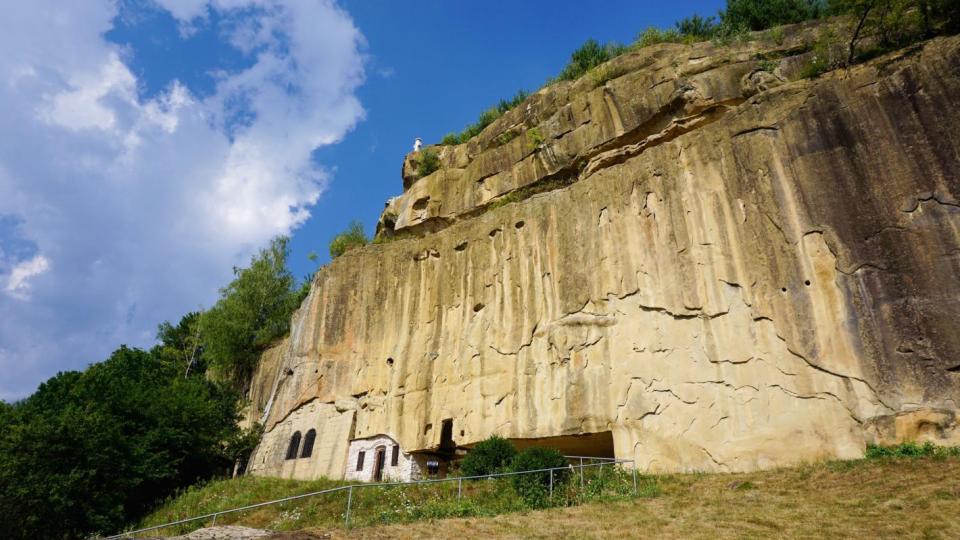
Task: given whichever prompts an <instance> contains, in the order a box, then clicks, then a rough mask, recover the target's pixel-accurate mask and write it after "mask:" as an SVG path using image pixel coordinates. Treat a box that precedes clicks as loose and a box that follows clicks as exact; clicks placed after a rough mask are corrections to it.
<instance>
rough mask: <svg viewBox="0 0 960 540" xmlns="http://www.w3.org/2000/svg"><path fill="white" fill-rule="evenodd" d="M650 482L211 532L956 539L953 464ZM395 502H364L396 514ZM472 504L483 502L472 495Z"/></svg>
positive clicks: (317, 516)
mask: <svg viewBox="0 0 960 540" xmlns="http://www.w3.org/2000/svg"><path fill="white" fill-rule="evenodd" d="M657 481H658V483H659V495H657V496H655V497H652V498H641V499H629V500H627V499H624V498H622V497H609V498H607V499H605V500H604V501H603V502H601V503H588V504H585V505H583V506H575V507H570V508H560V509H552V510H545V511H519V512H518V511H516V507H515V506H514V505H513V503H512V501H511V497H510V495H509V488H508V487H507V486H505V485H504V486H503V488H504V489H502V490H501V491H504V492H505V493H503V494H501V495H500V496H499V497H500V499H497V500H498V501H499V502H498V503H497V504H496V505H494V506H492V507H491V510H495V511H497V512H500V511H502V512H507V513H504V514H503V515H499V516H496V517H471V518H458V519H445V520H436V519H429V518H430V515H429V514H427V515H420V516H410V518H411V519H420V521H412V522H409V523H404V524H397V525H380V526H361V527H357V528H354V529H352V530H350V531H345V530H343V529H342V528H341V526H340V524H339V521H338V519H339V517H340V514H339V512H342V511H343V501H342V500H340V499H336V500H327V502H320V501H314V502H311V503H299V504H295V505H289V506H287V507H286V508H269V509H261V510H257V511H253V512H249V513H246V514H244V515H240V516H237V517H236V518H234V519H229V520H219V521H218V523H238V524H242V525H247V526H252V527H264V528H266V527H269V528H274V529H280V530H290V529H301V528H307V530H306V531H304V532H306V533H309V532H316V533H332V536H333V537H334V538H456V537H464V538H475V537H505V538H521V537H523V538H531V537H532V538H608V537H628V538H769V537H789V538H823V537H829V538H852V537H859V538H944V539H946V538H960V458H945V459H931V458H921V459H891V460H861V461H851V462H831V463H825V464H816V465H807V466H802V467H797V468H791V469H782V470H777V471H767V472H757V473H748V474H679V475H664V476H660V477H658V479H657ZM331 485H333V483H332V482H328V481H321V482H294V481H285V480H276V479H255V478H243V479H239V480H228V481H223V482H215V483H212V484H210V485H209V486H207V487H205V488H201V489H196V490H193V491H191V492H189V493H188V494H186V495H184V496H181V497H180V498H178V499H176V500H174V501H171V502H169V503H168V504H167V505H165V506H164V507H163V508H162V509H161V510H159V511H158V512H157V513H156V514H154V515H153V516H152V517H151V518H149V519H148V520H147V521H149V522H154V523H156V522H158V521H164V520H166V518H172V517H175V516H176V515H177V514H180V515H184V514H186V513H189V514H193V515H195V514H196V513H200V512H204V511H208V510H211V509H215V508H225V507H230V506H234V505H237V504H244V503H248V502H256V501H260V500H267V499H270V498H276V497H279V496H284V495H287V494H292V493H303V492H307V491H311V490H316V489H322V488H324V487H328V486H331ZM473 489H483V488H482V487H480V488H473ZM648 492H649V490H648ZM398 493H399V491H398V492H397V493H395V494H394V495H386V496H385V495H382V494H381V495H379V496H378V497H377V498H376V499H374V498H368V499H366V500H363V501H362V503H363V506H367V507H368V508H374V507H394V506H396V501H394V500H393V499H396V498H397V497H398V496H399V495H398ZM454 493H455V492H454ZM433 495H435V493H433V494H428V495H427V496H428V497H430V496H433ZM447 495H451V494H447ZM471 495H473V496H476V497H477V498H478V499H482V498H483V494H482V493H479V492H474V493H471ZM454 496H455V495H454ZM407 497H409V498H413V499H416V498H418V495H417V494H416V493H415V492H413V493H408V495H407ZM495 506H499V508H496V507H495ZM492 513H494V512H482V513H480V515H490V514H492ZM371 517H373V516H371ZM291 518H296V519H291ZM361 521H366V522H368V523H369V522H371V520H369V519H367V520H361ZM404 521H407V520H404ZM310 527H315V528H316V529H310ZM283 537H287V536H286V535H282V536H278V537H277V538H283ZM303 537H304V536H297V538H303ZM287 538H293V536H289V537H287Z"/></svg>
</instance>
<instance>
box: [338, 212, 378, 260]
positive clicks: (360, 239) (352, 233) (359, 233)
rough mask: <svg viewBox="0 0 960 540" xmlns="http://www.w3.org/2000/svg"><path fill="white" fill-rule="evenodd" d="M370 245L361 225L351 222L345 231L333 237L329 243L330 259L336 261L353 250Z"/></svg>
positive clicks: (357, 222)
mask: <svg viewBox="0 0 960 540" xmlns="http://www.w3.org/2000/svg"><path fill="white" fill-rule="evenodd" d="M368 243H370V240H369V239H368V238H367V233H365V232H363V223H360V222H359V221H356V220H354V221H351V222H350V225H348V226H347V230H345V231H343V232H342V233H340V234H338V235H336V236H334V237H333V240H331V241H330V258H331V259H336V258H337V257H339V256H341V255H343V254H344V253H346V252H348V251H350V250H351V249H353V248H357V247H362V246H365V245H367V244H368Z"/></svg>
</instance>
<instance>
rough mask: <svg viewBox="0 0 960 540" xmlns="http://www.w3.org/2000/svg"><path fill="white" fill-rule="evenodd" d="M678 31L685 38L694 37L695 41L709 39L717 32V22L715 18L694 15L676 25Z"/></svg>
mask: <svg viewBox="0 0 960 540" xmlns="http://www.w3.org/2000/svg"><path fill="white" fill-rule="evenodd" d="M674 26H676V28H677V31H678V32H680V34H681V35H683V36H689V37H693V38H695V39H709V38H711V37H713V35H714V34H716V32H717V27H718V25H717V20H716V19H715V18H713V17H701V16H700V15H693V16H690V17H684V18H683V19H680V20H679V21H677V22H676V23H674Z"/></svg>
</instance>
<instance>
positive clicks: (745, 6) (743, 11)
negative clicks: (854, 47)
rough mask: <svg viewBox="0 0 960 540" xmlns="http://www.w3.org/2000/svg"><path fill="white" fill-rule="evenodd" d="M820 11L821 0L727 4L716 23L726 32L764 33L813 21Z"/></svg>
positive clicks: (738, 0) (734, 1)
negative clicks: (755, 31)
mask: <svg viewBox="0 0 960 540" xmlns="http://www.w3.org/2000/svg"><path fill="white" fill-rule="evenodd" d="M824 11H825V6H824V0H727V7H726V9H724V10H723V11H721V12H720V21H721V23H722V24H723V26H724V27H726V28H727V29H744V30H766V29H767V28H771V27H774V26H779V25H782V24H793V23H798V22H803V21H806V20H810V19H816V18H818V17H820V16H822V15H823V14H824Z"/></svg>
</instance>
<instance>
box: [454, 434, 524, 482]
mask: <svg viewBox="0 0 960 540" xmlns="http://www.w3.org/2000/svg"><path fill="white" fill-rule="evenodd" d="M515 455H517V449H516V448H514V446H513V443H511V442H510V441H508V440H506V439H504V438H501V437H498V436H496V435H494V436H492V437H490V438H489V439H487V440H485V441H481V442H479V443H477V445H476V446H474V447H473V449H471V450H470V453H469V454H467V455H466V456H465V457H464V458H463V461H461V462H460V470H461V472H462V473H463V476H483V475H487V474H493V473H496V472H500V471H502V470H504V469H505V468H507V467H508V466H509V465H510V461H511V460H513V457H514V456H515Z"/></svg>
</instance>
